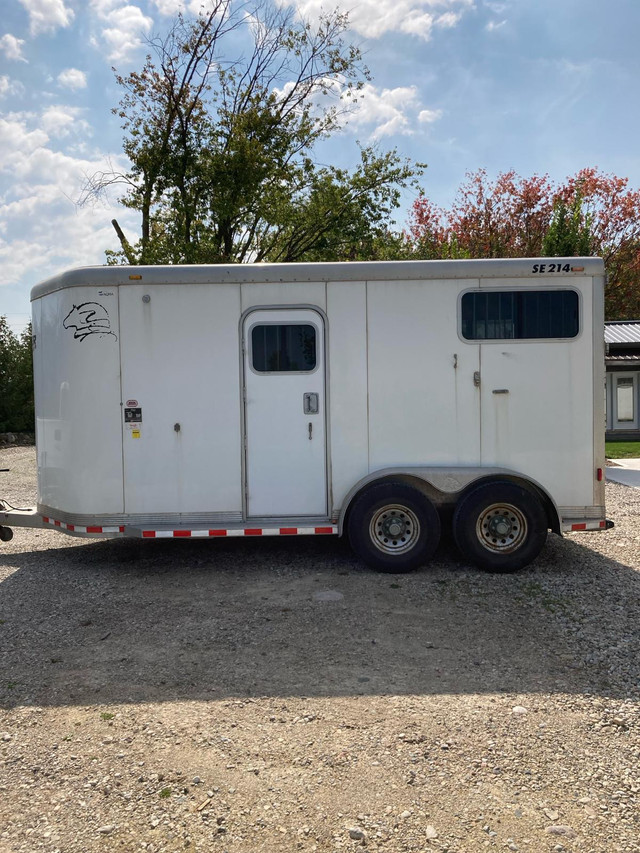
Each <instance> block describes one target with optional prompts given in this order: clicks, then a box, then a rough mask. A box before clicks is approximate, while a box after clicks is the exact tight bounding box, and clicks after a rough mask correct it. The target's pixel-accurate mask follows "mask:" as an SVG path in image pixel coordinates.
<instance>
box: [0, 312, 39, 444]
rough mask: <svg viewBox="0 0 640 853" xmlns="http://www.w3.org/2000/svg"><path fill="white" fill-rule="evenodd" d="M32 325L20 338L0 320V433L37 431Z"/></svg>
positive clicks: (4, 320)
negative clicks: (34, 403)
mask: <svg viewBox="0 0 640 853" xmlns="http://www.w3.org/2000/svg"><path fill="white" fill-rule="evenodd" d="M34 430H35V414H34V407H33V356H32V344H31V324H29V325H28V326H27V328H26V329H25V330H24V331H23V332H22V334H21V335H20V336H19V337H18V336H16V335H15V334H14V333H13V332H12V331H11V328H10V326H9V324H8V323H7V318H6V317H0V432H34Z"/></svg>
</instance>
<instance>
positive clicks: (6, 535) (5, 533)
mask: <svg viewBox="0 0 640 853" xmlns="http://www.w3.org/2000/svg"><path fill="white" fill-rule="evenodd" d="M12 539H13V530H12V529H11V528H10V527H0V540H2V542H11V540H12Z"/></svg>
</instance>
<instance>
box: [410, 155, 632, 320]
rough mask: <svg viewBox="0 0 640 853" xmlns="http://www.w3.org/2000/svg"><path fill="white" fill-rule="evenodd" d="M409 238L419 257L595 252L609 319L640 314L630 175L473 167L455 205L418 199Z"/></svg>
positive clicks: (523, 255) (514, 255)
mask: <svg viewBox="0 0 640 853" xmlns="http://www.w3.org/2000/svg"><path fill="white" fill-rule="evenodd" d="M407 240H408V242H409V244H410V247H411V250H412V253H413V257H416V258H451V257H469V258H505V257H506V258H522V257H537V256H538V255H547V256H549V255H554V256H556V257H558V256H561V257H567V256H573V255H597V256H600V257H602V258H603V260H604V262H605V267H606V270H607V284H606V288H605V313H606V316H607V318H608V319H611V320H617V319H625V318H627V319H630V318H632V317H639V316H640V190H634V189H630V188H629V181H628V179H627V178H619V177H617V176H616V175H606V174H602V173H601V172H598V171H597V170H596V169H592V168H587V169H581V170H580V171H579V172H577V173H576V175H574V176H573V177H571V178H567V180H566V181H565V182H564V183H562V184H558V185H553V184H552V183H551V182H550V180H549V178H548V177H547V176H546V175H545V176H542V177H541V176H539V175H534V176H533V177H531V178H521V177H520V176H518V175H516V174H515V173H514V172H513V171H510V172H503V173H501V174H499V175H498V177H497V179H496V180H495V181H493V182H492V181H490V180H489V179H488V177H487V173H486V172H485V171H484V170H483V169H481V170H479V171H478V172H476V173H475V174H471V175H467V178H466V181H465V182H464V183H463V184H462V185H461V186H460V187H459V189H458V192H457V195H456V198H455V199H454V203H453V205H452V206H451V208H450V209H449V210H445V209H440V208H438V207H437V206H436V205H434V204H433V203H432V202H431V201H430V199H428V198H427V197H426V196H424V195H422V196H420V197H419V198H418V199H417V200H416V201H415V202H414V205H413V208H412V211H411V217H410V221H409V232H408V234H407Z"/></svg>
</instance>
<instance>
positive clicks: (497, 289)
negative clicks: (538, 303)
mask: <svg viewBox="0 0 640 853" xmlns="http://www.w3.org/2000/svg"><path fill="white" fill-rule="evenodd" d="M544 292H547V293H558V292H562V293H575V294H576V296H577V297H578V332H577V334H576V335H574V336H573V337H560V338H559V337H555V338H466V337H465V336H464V334H463V331H462V298H463V297H464V296H465V295H466V294H467V293H481V294H488V293H501V294H502V293H544ZM457 312H458V316H457V331H458V337H459V338H460V340H461V341H462V342H463V343H465V344H502V345H504V344H507V343H508V344H548V343H573V342H574V341H578V340H579V339H580V338H581V337H582V335H583V333H584V324H583V304H582V293H581V292H580V290H578V289H577V288H576V287H558V286H557V285H555V286H553V287H549V286H546V287H545V286H544V285H543V284H542V282H538V281H536V282H535V286H524V285H515V286H513V285H509V286H506V285H505V286H500V285H497V284H492V285H490V286H486V287H482V286H480V287H468V288H466V289H465V290H461V291H460V293H459V294H458V306H457Z"/></svg>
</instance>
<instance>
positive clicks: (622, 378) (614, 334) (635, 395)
mask: <svg viewBox="0 0 640 853" xmlns="http://www.w3.org/2000/svg"><path fill="white" fill-rule="evenodd" d="M604 338H605V342H606V344H607V354H606V359H605V363H606V367H607V439H609V440H611V439H616V438H619V439H621V440H622V439H626V440H640V320H625V321H618V320H616V321H610V322H607V323H605V328H604Z"/></svg>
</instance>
